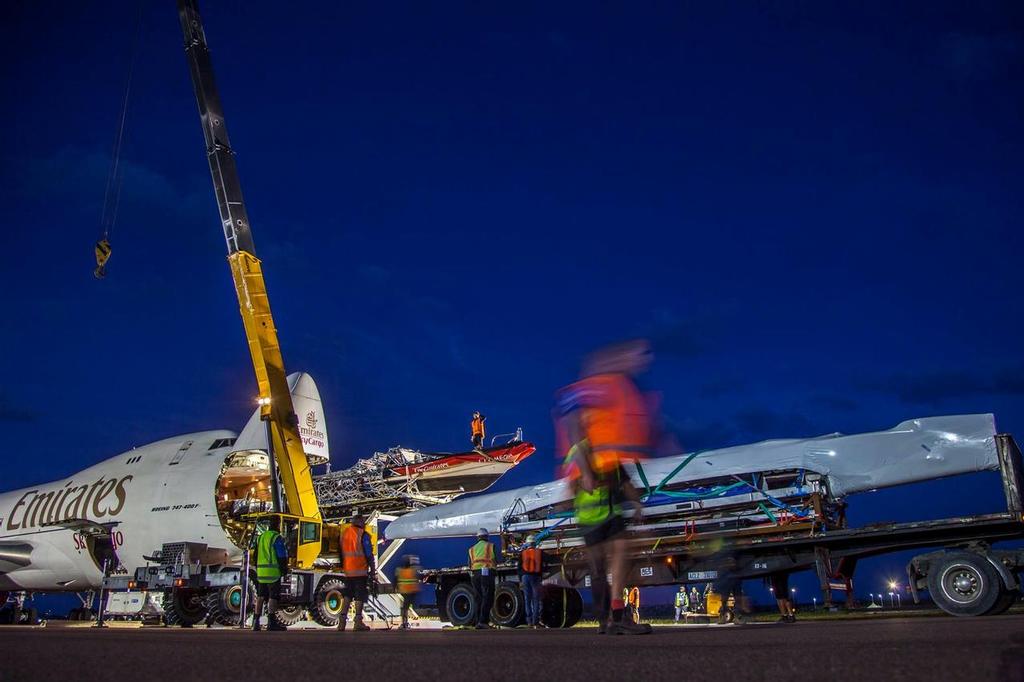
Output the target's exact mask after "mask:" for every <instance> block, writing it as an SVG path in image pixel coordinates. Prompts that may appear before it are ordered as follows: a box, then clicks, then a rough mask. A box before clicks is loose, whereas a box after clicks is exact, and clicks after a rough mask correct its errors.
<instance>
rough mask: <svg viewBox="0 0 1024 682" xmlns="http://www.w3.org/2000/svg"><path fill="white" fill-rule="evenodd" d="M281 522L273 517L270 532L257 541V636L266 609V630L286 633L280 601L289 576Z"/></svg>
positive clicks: (268, 526) (255, 615)
mask: <svg viewBox="0 0 1024 682" xmlns="http://www.w3.org/2000/svg"><path fill="white" fill-rule="evenodd" d="M280 530H281V520H280V519H279V518H278V517H276V516H272V517H270V518H269V520H268V523H267V529H266V530H264V531H263V532H262V533H260V535H259V538H257V540H256V611H255V613H254V614H253V618H252V629H253V631H254V632H259V630H260V616H262V615H263V606H264V605H266V607H267V630H287V629H288V628H287V627H286V626H284V625H282V624H281V623H279V622H277V619H276V617H275V615H274V614H276V613H277V604H278V600H280V598H281V578H282V577H283V576H284V574H285V573H287V572H288V550H287V548H286V547H285V545H284V538H283V537H281V533H280Z"/></svg>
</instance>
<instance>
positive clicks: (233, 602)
mask: <svg viewBox="0 0 1024 682" xmlns="http://www.w3.org/2000/svg"><path fill="white" fill-rule="evenodd" d="M245 588H246V590H248V593H249V594H248V597H247V599H246V602H247V603H248V604H249V606H250V607H251V606H252V604H253V603H254V600H255V598H256V590H255V589H253V586H252V583H251V582H250V581H249V580H246V581H245ZM205 601H206V610H207V613H208V614H209V617H210V618H211V619H212V620H213V622H215V623H217V624H219V625H226V626H228V627H237V626H238V625H239V622H240V617H241V615H242V586H241V585H230V586H228V587H222V588H221V589H219V590H214V591H213V592H210V593H209V594H208V595H206V599H205Z"/></svg>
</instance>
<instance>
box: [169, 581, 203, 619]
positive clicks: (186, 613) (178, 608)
mask: <svg viewBox="0 0 1024 682" xmlns="http://www.w3.org/2000/svg"><path fill="white" fill-rule="evenodd" d="M205 618H206V604H204V603H203V599H202V596H201V595H200V594H199V592H198V590H171V591H170V592H164V622H165V623H167V624H168V625H179V626H181V627H183V628H190V627H192V626H193V625H195V624H196V623H201V622H202V621H203V619H205Z"/></svg>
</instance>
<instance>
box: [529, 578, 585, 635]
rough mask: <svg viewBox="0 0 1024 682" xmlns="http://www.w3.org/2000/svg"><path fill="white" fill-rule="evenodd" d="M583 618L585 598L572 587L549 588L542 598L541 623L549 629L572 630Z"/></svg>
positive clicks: (545, 589) (542, 594) (545, 590)
mask: <svg viewBox="0 0 1024 682" xmlns="http://www.w3.org/2000/svg"><path fill="white" fill-rule="evenodd" d="M582 616H583V597H582V596H581V595H580V591H579V590H576V589H573V588H571V587H555V586H548V587H545V588H544V591H543V592H542V593H541V597H540V622H541V623H543V624H544V625H545V626H546V627H549V628H571V627H572V626H573V625H575V624H576V623H578V622H579V620H580V617H582Z"/></svg>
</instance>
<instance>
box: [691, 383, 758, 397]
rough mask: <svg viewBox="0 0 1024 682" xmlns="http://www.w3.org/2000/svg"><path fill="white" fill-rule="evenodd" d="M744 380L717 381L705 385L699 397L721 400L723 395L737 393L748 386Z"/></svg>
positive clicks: (700, 390)
mask: <svg viewBox="0 0 1024 682" xmlns="http://www.w3.org/2000/svg"><path fill="white" fill-rule="evenodd" d="M746 383H747V382H746V381H745V380H743V379H738V378H736V379H715V380H713V381H709V382H707V383H705V384H703V385H702V386H701V387H700V388H699V389H698V390H697V395H698V396H700V397H701V398H721V397H722V396H723V395H727V394H729V393H735V392H736V391H738V390H740V389H741V388H743V387H744V386H745V385H746Z"/></svg>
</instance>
